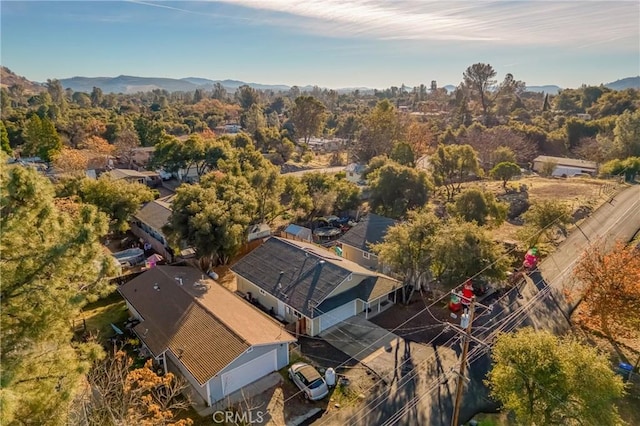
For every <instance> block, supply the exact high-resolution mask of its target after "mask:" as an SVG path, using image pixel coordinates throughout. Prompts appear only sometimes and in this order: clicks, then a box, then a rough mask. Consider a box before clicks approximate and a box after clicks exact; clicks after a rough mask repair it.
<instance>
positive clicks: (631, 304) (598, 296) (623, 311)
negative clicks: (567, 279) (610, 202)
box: [574, 242, 640, 335]
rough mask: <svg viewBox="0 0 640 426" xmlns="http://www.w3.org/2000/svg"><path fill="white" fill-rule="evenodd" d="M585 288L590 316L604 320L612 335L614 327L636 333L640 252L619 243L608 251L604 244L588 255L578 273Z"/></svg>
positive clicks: (639, 313)
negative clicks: (634, 330) (632, 330)
mask: <svg viewBox="0 0 640 426" xmlns="http://www.w3.org/2000/svg"><path fill="white" fill-rule="evenodd" d="M574 276H575V277H576V278H577V279H579V280H581V281H582V282H583V283H584V284H585V288H584V295H583V301H584V303H585V306H586V308H587V313H588V314H589V315H593V316H597V317H598V318H599V319H600V328H601V329H602V331H603V332H604V333H605V334H607V335H610V333H611V326H612V325H615V326H619V327H623V328H628V329H634V328H636V329H637V327H638V326H639V325H640V251H639V250H638V249H637V248H634V247H627V246H625V245H624V244H623V243H621V242H618V243H617V244H616V246H615V247H614V248H613V249H612V250H610V251H607V250H606V249H605V248H604V245H603V244H602V243H601V242H600V243H596V244H593V245H592V246H591V249H590V250H588V251H586V252H585V253H584V254H583V255H582V258H581V259H580V262H579V263H578V265H577V266H576V268H575V270H574Z"/></svg>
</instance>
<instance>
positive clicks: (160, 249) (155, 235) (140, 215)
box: [131, 195, 174, 262]
mask: <svg viewBox="0 0 640 426" xmlns="http://www.w3.org/2000/svg"><path fill="white" fill-rule="evenodd" d="M173 197H174V195H169V196H167V197H164V198H158V199H157V200H153V201H150V202H148V203H147V204H145V205H144V206H142V208H141V209H140V210H138V212H137V213H136V214H134V215H133V220H132V221H131V232H132V233H133V234H134V235H135V236H136V237H139V238H142V239H143V240H144V241H146V242H148V243H149V244H151V247H152V248H153V250H155V252H156V253H158V254H160V255H161V256H163V257H164V258H165V259H167V260H168V261H170V262H171V261H172V260H173V256H174V253H173V250H171V248H170V247H169V243H168V242H167V238H166V237H165V235H164V233H163V232H162V227H163V226H165V225H166V224H167V223H168V222H169V216H171V201H172V200H173Z"/></svg>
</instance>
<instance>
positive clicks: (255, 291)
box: [236, 275, 297, 322]
mask: <svg viewBox="0 0 640 426" xmlns="http://www.w3.org/2000/svg"><path fill="white" fill-rule="evenodd" d="M236 277H237V283H238V291H240V292H242V293H244V294H247V293H251V297H252V298H253V299H256V300H257V301H258V303H260V304H261V305H262V306H264V307H265V308H267V310H269V309H272V308H273V312H274V313H275V314H277V313H278V299H277V298H276V297H274V296H272V295H271V294H269V293H267V292H266V291H265V290H262V289H261V288H260V287H258V286H257V285H255V284H253V283H252V282H251V281H249V280H247V279H246V278H244V277H241V276H240V275H236ZM261 291H262V292H263V293H264V294H262V293H261ZM286 306H287V305H286V304H285V317H284V320H285V321H287V322H292V321H294V320H295V319H297V318H295V317H294V316H293V311H292V309H289V314H288V315H287V310H286Z"/></svg>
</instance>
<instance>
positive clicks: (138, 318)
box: [124, 300, 144, 321]
mask: <svg viewBox="0 0 640 426" xmlns="http://www.w3.org/2000/svg"><path fill="white" fill-rule="evenodd" d="M124 303H126V304H127V309H129V312H131V315H133V317H134V318H135V319H137V320H139V321H142V320H143V319H144V318H142V315H140V314H139V313H138V311H136V308H134V307H133V305H132V304H131V303H129V301H128V300H125V301H124Z"/></svg>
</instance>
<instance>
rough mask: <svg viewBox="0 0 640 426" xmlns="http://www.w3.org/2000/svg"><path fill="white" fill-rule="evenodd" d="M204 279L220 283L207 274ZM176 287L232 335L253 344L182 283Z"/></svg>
mask: <svg viewBox="0 0 640 426" xmlns="http://www.w3.org/2000/svg"><path fill="white" fill-rule="evenodd" d="M190 267H191V268H193V267H192V266H190ZM193 269H195V268H193ZM162 272H163V273H164V274H165V275H166V277H167V278H168V279H170V280H171V277H170V276H168V275H167V274H166V273H165V272H164V271H162ZM202 275H205V276H206V274H204V273H203V274H202ZM200 279H202V278H200ZM206 279H207V280H209V281H212V282H213V284H215V285H220V284H218V283H216V282H215V281H213V280H212V279H211V278H210V277H208V276H207V278H206ZM198 281H199V280H196V282H198ZM174 285H176V284H174ZM176 287H178V288H179V289H180V290H181V291H183V292H185V293H186V294H187V296H189V297H190V298H191V300H193V302H194V303H196V304H197V305H198V306H199V307H200V308H201V309H202V310H204V311H205V312H206V313H207V315H209V316H211V317H212V318H213V319H215V320H217V321H219V322H220V324H222V325H223V326H224V328H226V329H227V330H229V332H230V333H231V334H233V335H234V336H236V337H238V338H239V339H240V340H242V342H243V343H245V344H247V345H248V346H253V345H251V344H250V343H249V341H248V340H247V339H245V337H244V336H241V335H240V334H238V333H237V332H236V331H235V330H234V329H233V328H232V327H231V326H230V325H229V324H227V322H226V321H223V320H222V318H220V317H219V316H218V315H216V314H215V313H214V312H213V311H212V310H211V309H209V308H207V307H206V306H205V305H204V304H203V303H202V302H201V301H199V300H198V298H197V297H195V296H194V295H192V294H191V293H189V292H188V291H187V290H186V289H185V288H184V286H183V285H176ZM221 287H222V286H221ZM225 290H226V289H225Z"/></svg>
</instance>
